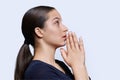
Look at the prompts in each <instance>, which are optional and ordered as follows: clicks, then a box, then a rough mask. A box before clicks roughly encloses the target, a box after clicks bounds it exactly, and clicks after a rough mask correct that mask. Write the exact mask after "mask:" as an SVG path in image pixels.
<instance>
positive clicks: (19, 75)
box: [14, 43, 32, 80]
mask: <svg viewBox="0 0 120 80" xmlns="http://www.w3.org/2000/svg"><path fill="white" fill-rule="evenodd" d="M31 60H32V54H31V52H30V48H29V44H25V43H24V44H23V45H22V47H21V48H20V51H19V53H18V56H17V61H16V68H15V74H14V80H22V79H23V76H24V72H25V69H26V68H27V66H28V65H29V63H30V62H31Z"/></svg>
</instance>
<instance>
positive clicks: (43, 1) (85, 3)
mask: <svg viewBox="0 0 120 80" xmlns="http://www.w3.org/2000/svg"><path fill="white" fill-rule="evenodd" d="M38 5H50V6H54V7H55V8H56V9H57V10H58V11H59V12H60V14H61V15H62V18H63V22H64V24H65V25H66V26H67V27H68V28H69V30H71V31H74V32H76V34H77V36H79V37H80V36H82V37H83V39H84V43H85V50H86V65H87V70H88V73H89V75H90V76H91V78H92V80H120V76H119V75H120V62H119V61H120V29H119V27H120V1H119V0H1V1H0V36H1V38H0V80H14V78H13V75H14V67H15V60H16V56H17V52H18V50H19V48H20V47H21V45H22V44H23V41H24V38H23V36H22V34H21V19H22V17H23V14H24V13H25V12H26V11H27V10H28V9H30V8H31V7H34V6H38ZM56 58H58V59H60V60H62V58H61V56H60V52H59V49H58V50H57V52H56Z"/></svg>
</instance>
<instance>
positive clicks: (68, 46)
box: [66, 35, 70, 50]
mask: <svg viewBox="0 0 120 80" xmlns="http://www.w3.org/2000/svg"><path fill="white" fill-rule="evenodd" d="M66 48H67V50H69V49H70V41H69V35H68V36H67V39H66Z"/></svg>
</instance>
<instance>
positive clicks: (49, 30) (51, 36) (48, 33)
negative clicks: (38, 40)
mask: <svg viewBox="0 0 120 80" xmlns="http://www.w3.org/2000/svg"><path fill="white" fill-rule="evenodd" d="M43 31H44V33H43V39H44V41H45V42H46V43H47V44H49V45H52V46H54V47H56V48H57V47H61V46H64V45H65V41H66V37H67V36H66V32H67V31H68V29H67V27H66V26H64V25H63V24H62V18H61V16H60V14H59V13H58V12H57V11H56V10H52V11H50V12H49V13H48V20H47V21H46V22H45V26H44V29H43Z"/></svg>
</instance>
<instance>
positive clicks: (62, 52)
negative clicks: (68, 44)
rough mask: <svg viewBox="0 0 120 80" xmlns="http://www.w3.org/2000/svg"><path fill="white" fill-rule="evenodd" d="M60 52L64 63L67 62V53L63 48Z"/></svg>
mask: <svg viewBox="0 0 120 80" xmlns="http://www.w3.org/2000/svg"><path fill="white" fill-rule="evenodd" d="M60 52H61V55H62V57H63V59H64V61H66V59H67V51H65V50H64V49H63V48H60Z"/></svg>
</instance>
